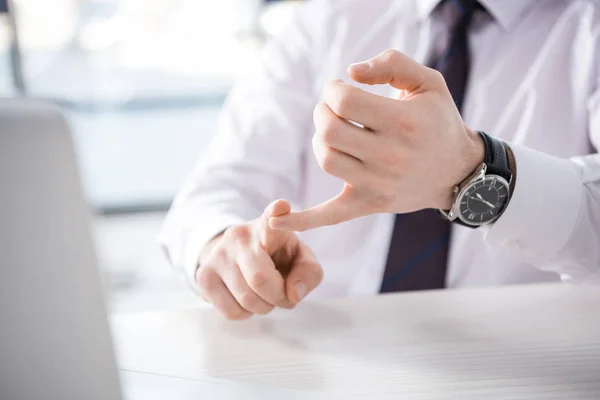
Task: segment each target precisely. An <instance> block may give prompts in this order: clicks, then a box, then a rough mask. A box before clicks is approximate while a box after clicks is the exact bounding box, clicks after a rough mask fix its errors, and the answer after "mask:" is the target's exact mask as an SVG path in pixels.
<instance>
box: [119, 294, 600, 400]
mask: <svg viewBox="0 0 600 400" xmlns="http://www.w3.org/2000/svg"><path fill="white" fill-rule="evenodd" d="M115 336H116V338H115V339H116V342H117V348H118V349H119V358H120V362H121V367H122V368H123V369H126V370H132V371H140V372H148V373H155V374H162V375H170V376H176V377H184V378H192V379H194V378H200V377H205V376H210V377H213V378H225V379H232V380H236V381H242V382H255V383H260V384H264V385H269V386H277V387H282V388H292V389H301V390H306V391H313V392H319V393H326V394H331V395H332V396H333V394H339V395H340V396H339V397H340V398H357V399H388V398H389V399H398V398H407V399H442V398H443V399H449V398H451V399H465V398H477V399H484V398H485V399H503V400H504V399H544V400H546V399H600V289H594V288H588V287H576V286H569V285H549V286H548V285H537V286H520V287H507V288H502V289H484V290H465V291H440V292H428V293H427V292H424V293H410V294H403V295H388V296H380V297H373V298H349V299H341V300H335V301H328V302H323V303H306V304H303V305H302V306H300V307H298V308H297V309H296V310H294V311H279V312H275V313H274V314H272V315H270V316H268V317H262V318H253V319H252V320H249V321H247V322H241V323H240V322H227V321H225V320H224V319H222V318H221V317H220V316H218V315H217V314H216V313H215V312H214V311H212V310H199V311H184V312H179V313H171V314H135V315H128V316H120V317H117V318H116V319H115ZM336 397H337V396H336Z"/></svg>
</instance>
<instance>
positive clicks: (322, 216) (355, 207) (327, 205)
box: [269, 185, 366, 232]
mask: <svg viewBox="0 0 600 400" xmlns="http://www.w3.org/2000/svg"><path fill="white" fill-rule="evenodd" d="M363 215H366V213H365V210H364V207H362V206H361V204H360V203H359V201H358V196H357V195H356V192H355V191H354V189H352V187H350V186H348V185H346V186H345V187H344V190H343V191H342V193H340V194H339V195H337V196H336V197H334V198H333V199H331V200H328V201H326V202H324V203H322V204H319V205H318V206H315V207H312V208H309V209H308V210H305V211H300V212H290V213H288V214H285V215H281V216H277V217H276V216H274V217H272V218H271V219H270V221H269V225H270V227H271V228H273V229H277V230H286V231H297V232H302V231H306V230H309V229H314V228H319V227H322V226H328V225H336V224H339V223H342V222H345V221H349V220H351V219H355V218H358V217H362V216H363Z"/></svg>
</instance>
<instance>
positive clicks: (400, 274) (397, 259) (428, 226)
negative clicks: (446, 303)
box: [381, 0, 481, 293]
mask: <svg viewBox="0 0 600 400" xmlns="http://www.w3.org/2000/svg"><path fill="white" fill-rule="evenodd" d="M445 2H449V3H451V4H452V5H453V6H454V7H456V10H457V12H458V14H459V17H458V18H457V22H456V24H455V25H454V26H453V27H452V33H451V36H450V37H451V39H450V44H449V46H448V48H447V50H446V51H445V52H444V54H443V55H442V56H441V57H440V58H439V59H438V60H437V61H436V62H435V63H433V64H432V65H433V68H435V69H437V70H438V71H440V72H441V73H442V75H443V76H444V78H445V80H446V84H447V85H448V88H449V89H450V93H451V94H452V97H453V99H454V101H455V102H456V105H457V107H458V109H459V110H460V109H461V106H462V102H463V98H464V92H465V88H466V85H467V81H468V77H469V64H470V63H469V46H468V41H467V33H468V28H469V25H470V23H471V19H472V16H473V13H474V11H475V10H477V9H481V6H480V5H479V3H478V2H477V1H476V0H472V1H469V0H445ZM449 240H450V223H449V222H448V221H445V220H443V219H442V218H440V217H439V216H438V215H437V213H436V211H435V210H431V209H427V210H422V211H417V212H414V213H409V214H398V215H396V222H395V224H394V230H393V233H392V240H391V244H390V250H389V253H388V260H387V264H386V267H385V273H384V276H383V282H382V284H381V293H387V292H400V291H409V290H425V289H441V288H444V287H445V282H446V269H447V262H448V247H449Z"/></svg>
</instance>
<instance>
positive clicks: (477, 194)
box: [469, 193, 496, 208]
mask: <svg viewBox="0 0 600 400" xmlns="http://www.w3.org/2000/svg"><path fill="white" fill-rule="evenodd" d="M475 195H476V196H477V197H472V196H469V198H470V199H472V200H477V201H479V202H482V203H483V204H485V205H486V206H488V207H490V208H496V206H495V205H493V204H492V203H490V202H489V201H486V200H484V199H483V197H481V195H480V194H479V193H475Z"/></svg>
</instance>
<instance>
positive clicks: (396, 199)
mask: <svg viewBox="0 0 600 400" xmlns="http://www.w3.org/2000/svg"><path fill="white" fill-rule="evenodd" d="M348 73H349V74H350V76H351V77H352V79H354V80H355V81H357V82H359V83H364V84H370V85H375V84H386V85H387V84H389V85H391V86H392V87H394V88H396V89H398V90H399V91H400V92H399V96H398V98H395V99H390V98H385V97H381V96H376V95H374V94H371V93H368V92H366V91H364V90H361V89H359V88H356V87H353V86H350V85H346V84H344V82H342V81H339V80H336V81H332V82H330V83H329V84H328V85H327V86H326V88H325V90H324V94H323V101H322V102H321V103H320V104H319V105H318V106H317V107H316V108H315V113H314V119H315V126H316V133H315V136H314V138H313V150H314V153H315V156H316V158H317V161H318V162H319V164H320V166H321V169H323V170H324V171H325V172H327V173H329V174H331V175H334V176H336V177H338V178H340V179H342V180H343V181H344V182H345V183H346V184H345V187H344V189H343V191H342V192H341V193H340V194H339V195H338V196H336V197H335V198H333V199H331V200H329V201H327V202H325V203H323V204H320V205H317V206H315V207H313V208H311V209H308V210H306V211H302V212H292V213H289V214H286V215H282V216H279V217H273V218H271V220H270V226H271V227H272V228H274V229H284V230H290V231H304V230H307V229H312V228H317V227H320V226H325V225H334V224H338V223H341V222H344V221H348V220H351V219H354V218H358V217H362V216H365V215H369V214H374V213H382V212H386V213H397V214H402V213H408V212H413V211H418V210H421V209H425V208H438V209H449V208H450V206H451V204H452V195H453V193H452V190H453V188H454V187H455V186H456V185H457V184H458V183H460V182H461V181H462V180H464V179H465V178H466V177H467V176H468V175H469V174H470V173H472V172H473V171H474V170H475V168H476V167H477V166H478V165H479V164H480V163H482V162H483V157H484V149H483V141H482V139H481V138H480V136H479V134H477V133H476V132H473V131H471V130H470V129H468V128H467V127H466V126H465V124H464V122H463V120H462V118H461V116H460V113H459V112H458V109H457V108H456V105H455V103H454V101H453V99H452V96H451V95H450V92H449V90H448V87H447V86H446V82H445V81H444V78H443V76H442V75H441V74H440V73H439V72H438V71H436V70H434V69H431V68H428V67H426V66H424V65H422V64H419V63H418V62H416V61H414V60H412V59H410V58H409V57H407V56H406V55H404V54H402V53H400V52H398V51H394V50H388V51H385V52H383V53H381V54H380V55H378V56H376V57H375V58H373V59H371V60H369V61H367V62H364V63H359V64H354V65H351V66H350V67H349V68H348ZM350 121H352V122H354V123H352V122H350ZM356 123H358V125H362V127H361V126H357V124H356Z"/></svg>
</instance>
